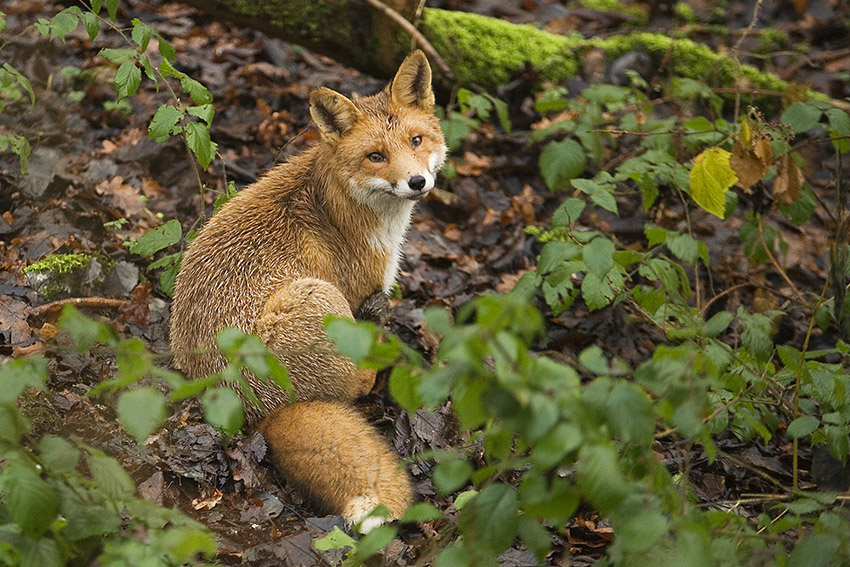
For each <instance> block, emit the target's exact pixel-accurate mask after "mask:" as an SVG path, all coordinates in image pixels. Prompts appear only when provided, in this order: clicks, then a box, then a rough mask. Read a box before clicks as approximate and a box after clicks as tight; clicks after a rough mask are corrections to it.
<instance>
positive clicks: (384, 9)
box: [366, 0, 455, 81]
mask: <svg viewBox="0 0 850 567" xmlns="http://www.w3.org/2000/svg"><path fill="white" fill-rule="evenodd" d="M366 3H367V4H369V5H370V6H372V7H373V8H374V9H376V10H378V11H379V12H381V13H382V14H384V15H385V16H387V17H388V18H390V19H391V20H392V21H393V22H395V23H396V24H398V26H399V27H400V28H401V29H403V30H404V32H405V33H406V34H407V35H409V36H410V37H411V38H413V41H415V42H416V43H417V44H418V45H419V47H421V48H422V51H424V52H425V55H427V56H428V59H430V60H431V62H432V63H434V65H435V66H436V67H437V69H439V70H440V73H442V74H443V76H445V78H446V79H448V80H449V81H453V80H454V78H455V76H454V73H452V70H451V68H450V67H449V66H448V64H446V62H445V61H444V60H443V58H442V57H440V54H439V53H437V50H436V49H434V46H433V45H431V42H430V41H428V40H427V39H426V38H425V36H424V35H422V33H421V32H420V31H419V30H418V29H416V27H415V26H414V25H413V24H411V23H410V22H408V21H407V20H406V19H405V18H404V16H402V15H401V14H399V13H398V12H396V11H395V10H393V9H392V8H390V7H389V6H387V5H386V4H384V3H383V2H381V0H366Z"/></svg>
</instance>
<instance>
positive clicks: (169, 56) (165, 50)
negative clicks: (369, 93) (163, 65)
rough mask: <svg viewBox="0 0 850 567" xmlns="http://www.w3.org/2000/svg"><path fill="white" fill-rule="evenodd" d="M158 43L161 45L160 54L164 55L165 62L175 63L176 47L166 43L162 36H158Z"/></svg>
mask: <svg viewBox="0 0 850 567" xmlns="http://www.w3.org/2000/svg"><path fill="white" fill-rule="evenodd" d="M157 42H158V44H159V54H160V55H162V57H163V59H164V60H165V61H169V62H174V57H175V55H176V53H175V51H174V47H173V46H172V45H171V44H170V43H168V42H167V41H165V40H164V39H163V38H162V36H157Z"/></svg>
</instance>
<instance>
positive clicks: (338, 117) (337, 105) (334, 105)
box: [310, 87, 362, 138]
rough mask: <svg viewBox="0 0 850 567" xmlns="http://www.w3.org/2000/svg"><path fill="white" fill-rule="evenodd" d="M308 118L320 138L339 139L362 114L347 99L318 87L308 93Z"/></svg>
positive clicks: (352, 126)
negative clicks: (309, 117)
mask: <svg viewBox="0 0 850 567" xmlns="http://www.w3.org/2000/svg"><path fill="white" fill-rule="evenodd" d="M310 116H312V117H313V121H314V122H315V123H316V126H318V127H319V133H321V135H322V138H341V137H342V136H345V135H346V134H347V133H348V132H349V131H350V130H351V129H352V128H354V125H355V124H357V122H358V121H359V120H360V117H361V116H362V113H361V112H360V111H359V110H358V109H357V107H356V106H354V103H353V102H351V101H350V100H349V99H348V98H346V97H344V96H343V95H341V94H339V93H338V92H336V91H332V90H331V89H327V88H325V87H320V88H318V89H316V90H314V91H313V92H311V93H310Z"/></svg>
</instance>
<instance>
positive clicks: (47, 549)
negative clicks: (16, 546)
mask: <svg viewBox="0 0 850 567" xmlns="http://www.w3.org/2000/svg"><path fill="white" fill-rule="evenodd" d="M22 551H23V553H21V563H20V567H65V565H66V563H65V561H64V560H63V558H62V553H61V552H60V551H59V546H58V544H57V543H56V540H54V539H51V538H47V537H43V538H40V539H37V540H27V546H26V547H24V549H22Z"/></svg>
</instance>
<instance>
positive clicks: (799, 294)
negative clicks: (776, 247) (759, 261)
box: [758, 215, 809, 307]
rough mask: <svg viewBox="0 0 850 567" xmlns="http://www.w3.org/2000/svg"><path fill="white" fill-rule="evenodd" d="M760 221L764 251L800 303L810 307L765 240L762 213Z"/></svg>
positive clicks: (760, 234)
mask: <svg viewBox="0 0 850 567" xmlns="http://www.w3.org/2000/svg"><path fill="white" fill-rule="evenodd" d="M758 223H759V230H758V234H759V241H760V242H761V245H762V247H763V248H764V251H765V252H766V253H767V257H768V259H770V262H771V263H772V264H773V267H774V268H776V271H777V272H779V275H780V276H782V279H784V280H785V283H787V284H788V285H789V286H791V290H792V291H793V292H794V295H796V296H797V299H798V300H799V301H800V303H802V304H803V305H805V306H806V307H808V305H809V303H808V302H807V301H806V300H805V298H804V297H803V294H801V293H800V290H799V289H797V286H795V285H794V282H792V281H791V278H789V277H788V274H786V273H785V270H783V269H782V266H780V265H779V262H777V261H776V258H775V257H774V256H773V252H771V251H770V248H769V247H768V245H767V242H765V240H764V221H763V219H762V216H761V215H758Z"/></svg>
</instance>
